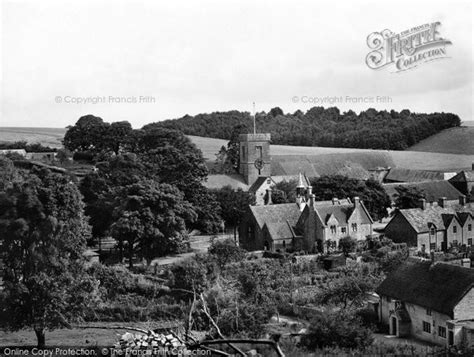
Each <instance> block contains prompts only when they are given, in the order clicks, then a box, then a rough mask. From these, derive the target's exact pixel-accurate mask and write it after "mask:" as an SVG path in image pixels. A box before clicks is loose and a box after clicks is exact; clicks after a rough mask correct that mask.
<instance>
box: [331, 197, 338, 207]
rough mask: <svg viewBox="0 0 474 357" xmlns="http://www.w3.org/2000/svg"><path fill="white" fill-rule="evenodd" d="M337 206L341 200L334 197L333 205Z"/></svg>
mask: <svg viewBox="0 0 474 357" xmlns="http://www.w3.org/2000/svg"><path fill="white" fill-rule="evenodd" d="M336 204H339V199H338V198H337V197H333V198H332V205H333V206H334V205H336Z"/></svg>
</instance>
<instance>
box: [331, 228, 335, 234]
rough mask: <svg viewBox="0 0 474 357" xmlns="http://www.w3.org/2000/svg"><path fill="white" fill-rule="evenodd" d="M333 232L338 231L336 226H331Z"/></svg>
mask: <svg viewBox="0 0 474 357" xmlns="http://www.w3.org/2000/svg"><path fill="white" fill-rule="evenodd" d="M331 233H332V234H334V233H336V226H331Z"/></svg>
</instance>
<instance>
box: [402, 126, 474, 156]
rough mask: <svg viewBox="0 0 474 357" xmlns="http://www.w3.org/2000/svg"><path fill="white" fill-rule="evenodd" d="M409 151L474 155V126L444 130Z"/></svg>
mask: <svg viewBox="0 0 474 357" xmlns="http://www.w3.org/2000/svg"><path fill="white" fill-rule="evenodd" d="M409 150H410V151H430V152H440V153H450V154H467V155H474V126H461V127H457V128H450V129H446V130H443V131H442V132H441V133H439V134H436V135H433V136H430V137H429V138H427V139H425V140H423V141H421V142H419V143H418V144H415V145H413V146H412V147H411V148H409Z"/></svg>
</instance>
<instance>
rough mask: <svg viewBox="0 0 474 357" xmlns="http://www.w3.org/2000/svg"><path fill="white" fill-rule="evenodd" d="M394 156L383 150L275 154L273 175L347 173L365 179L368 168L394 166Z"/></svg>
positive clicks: (309, 175)
mask: <svg viewBox="0 0 474 357" xmlns="http://www.w3.org/2000/svg"><path fill="white" fill-rule="evenodd" d="M393 166H394V163H393V160H392V157H391V156H390V154H388V153H383V152H353V153H337V154H321V155H274V156H272V175H297V174H298V173H299V172H301V173H304V174H305V175H306V176H307V177H320V176H323V175H337V174H339V175H345V176H348V177H351V178H356V179H361V180H365V179H367V178H369V177H370V174H369V172H368V170H370V169H374V168H377V167H393Z"/></svg>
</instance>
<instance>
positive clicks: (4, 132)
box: [0, 127, 66, 148]
mask: <svg viewBox="0 0 474 357" xmlns="http://www.w3.org/2000/svg"><path fill="white" fill-rule="evenodd" d="M65 133H66V129H63V128H13V127H1V128H0V142H15V141H27V142H28V143H30V144H36V143H39V144H41V145H43V146H50V147H53V148H60V147H61V146H62V144H61V141H62V140H63V138H64V134H65Z"/></svg>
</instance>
